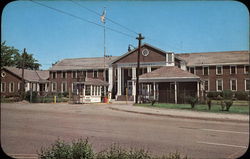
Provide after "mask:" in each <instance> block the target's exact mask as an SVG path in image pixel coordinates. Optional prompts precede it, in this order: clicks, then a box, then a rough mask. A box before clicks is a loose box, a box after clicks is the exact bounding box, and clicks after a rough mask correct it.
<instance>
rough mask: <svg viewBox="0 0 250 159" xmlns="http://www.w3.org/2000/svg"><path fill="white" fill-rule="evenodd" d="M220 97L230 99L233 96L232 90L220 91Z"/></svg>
mask: <svg viewBox="0 0 250 159" xmlns="http://www.w3.org/2000/svg"><path fill="white" fill-rule="evenodd" d="M222 97H223V98H224V99H232V98H233V92H232V91H231V90H224V91H222Z"/></svg>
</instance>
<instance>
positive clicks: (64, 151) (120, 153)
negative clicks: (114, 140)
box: [38, 139, 187, 159]
mask: <svg viewBox="0 0 250 159" xmlns="http://www.w3.org/2000/svg"><path fill="white" fill-rule="evenodd" d="M38 158H41V159H187V156H185V157H181V155H180V154H179V153H178V152H175V153H170V154H168V155H164V156H161V157H158V156H153V155H151V154H150V153H149V152H148V151H146V150H144V149H132V148H131V149H130V150H129V151H128V150H126V149H124V148H122V147H121V146H119V145H117V144H113V145H111V146H110V147H109V148H107V149H105V150H103V151H101V152H99V153H94V151H93V149H92V145H91V144H89V142H88V139H86V140H82V139H79V140H77V141H73V142H72V144H71V145H70V144H67V143H65V142H64V141H62V140H60V139H57V140H56V142H55V143H54V144H52V145H51V146H50V147H48V148H42V149H41V150H40V152H38Z"/></svg>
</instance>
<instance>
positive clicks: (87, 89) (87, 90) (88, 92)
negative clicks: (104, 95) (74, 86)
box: [85, 85, 91, 96]
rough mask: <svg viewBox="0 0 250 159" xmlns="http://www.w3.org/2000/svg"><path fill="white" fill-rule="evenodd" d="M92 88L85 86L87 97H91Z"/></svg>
mask: <svg viewBox="0 0 250 159" xmlns="http://www.w3.org/2000/svg"><path fill="white" fill-rule="evenodd" d="M90 90H91V89H90V86H89V85H85V95H87V96H89V95H90Z"/></svg>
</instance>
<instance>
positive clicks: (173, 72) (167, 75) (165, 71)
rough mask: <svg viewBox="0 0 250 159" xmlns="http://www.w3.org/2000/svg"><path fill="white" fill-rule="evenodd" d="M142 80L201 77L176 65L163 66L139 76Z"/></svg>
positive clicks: (195, 78) (194, 78)
mask: <svg viewBox="0 0 250 159" xmlns="http://www.w3.org/2000/svg"><path fill="white" fill-rule="evenodd" d="M139 79H140V82H143V81H151V82H152V81H154V80H178V79H179V80H190V79H192V80H196V81H197V80H199V79H200V77H199V76H197V75H194V74H192V73H190V72H188V71H184V70H182V69H180V68H178V67H176V66H163V67H160V68H158V69H156V70H154V71H152V72H149V73H145V74H142V75H140V76H139Z"/></svg>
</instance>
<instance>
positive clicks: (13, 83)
mask: <svg viewBox="0 0 250 159" xmlns="http://www.w3.org/2000/svg"><path fill="white" fill-rule="evenodd" d="M11 84H13V91H11ZM13 92H15V83H14V82H10V83H9V93H13Z"/></svg>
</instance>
